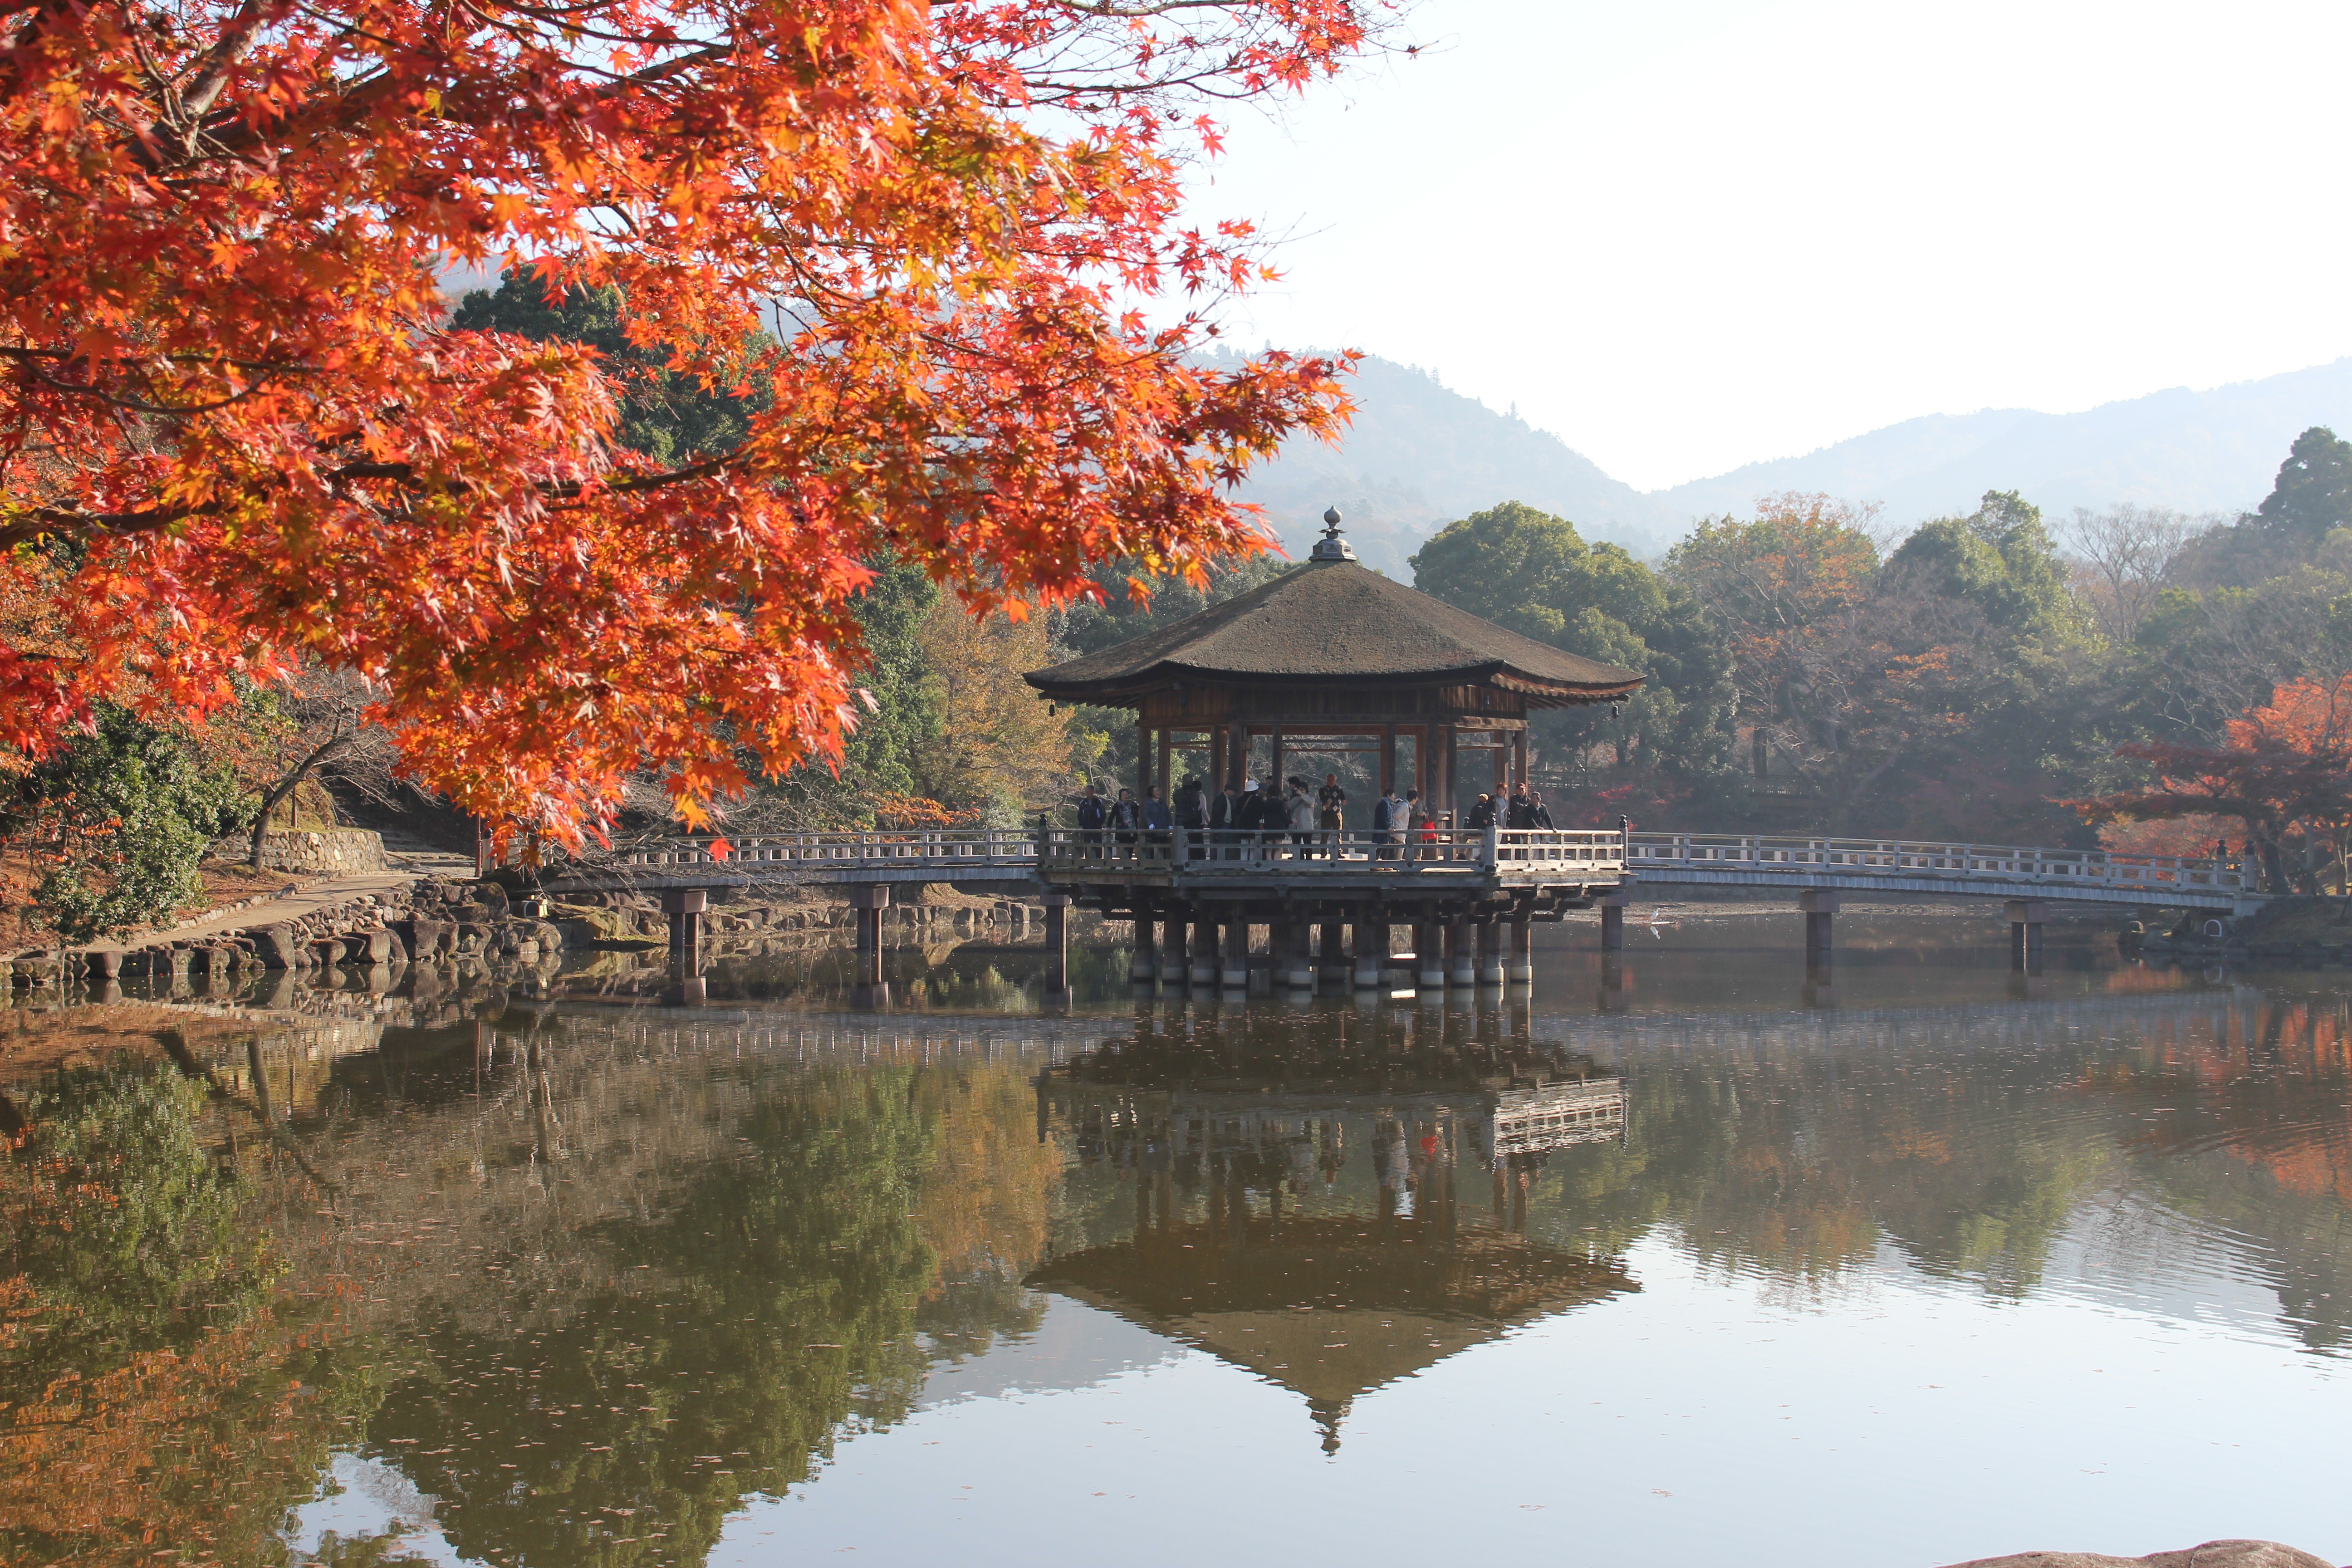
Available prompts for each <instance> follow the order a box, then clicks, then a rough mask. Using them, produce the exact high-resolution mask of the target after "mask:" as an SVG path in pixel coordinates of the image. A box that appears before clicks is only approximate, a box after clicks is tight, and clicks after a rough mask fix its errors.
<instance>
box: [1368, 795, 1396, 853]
mask: <svg viewBox="0 0 2352 1568" xmlns="http://www.w3.org/2000/svg"><path fill="white" fill-rule="evenodd" d="M1396 830H1397V820H1396V802H1395V800H1394V799H1393V798H1391V796H1389V795H1381V798H1380V799H1378V800H1376V801H1374V802H1372V843H1373V845H1374V846H1375V847H1374V848H1373V850H1372V858H1374V859H1378V860H1385V859H1387V858H1389V852H1388V849H1387V846H1388V845H1391V844H1393V843H1395V842H1396Z"/></svg>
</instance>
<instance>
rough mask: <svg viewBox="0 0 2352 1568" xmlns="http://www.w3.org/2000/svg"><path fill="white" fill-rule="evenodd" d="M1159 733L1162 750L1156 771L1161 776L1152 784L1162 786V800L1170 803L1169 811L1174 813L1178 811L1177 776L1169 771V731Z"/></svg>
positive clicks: (1163, 730) (1159, 753)
mask: <svg viewBox="0 0 2352 1568" xmlns="http://www.w3.org/2000/svg"><path fill="white" fill-rule="evenodd" d="M1159 733H1160V750H1159V752H1158V757H1159V762H1158V766H1157V770H1156V771H1157V772H1158V774H1159V776H1158V777H1157V778H1156V779H1154V780H1153V781H1152V782H1153V783H1155V784H1158V785H1159V786H1160V799H1161V800H1163V801H1166V802H1167V803H1168V809H1169V810H1170V811H1171V812H1172V811H1174V810H1175V809H1176V776H1175V775H1174V774H1173V773H1170V772H1169V771H1168V767H1169V763H1170V760H1171V759H1170V757H1169V750H1170V737H1169V731H1167V730H1165V729H1162V730H1161V731H1160V732H1159Z"/></svg>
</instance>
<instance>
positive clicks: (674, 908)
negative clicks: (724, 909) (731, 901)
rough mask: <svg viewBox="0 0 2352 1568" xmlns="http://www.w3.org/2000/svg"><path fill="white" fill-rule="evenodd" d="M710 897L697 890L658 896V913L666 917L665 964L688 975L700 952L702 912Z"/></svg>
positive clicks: (701, 890) (680, 889) (683, 889)
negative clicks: (685, 970) (676, 966)
mask: <svg viewBox="0 0 2352 1568" xmlns="http://www.w3.org/2000/svg"><path fill="white" fill-rule="evenodd" d="M709 904H710V894H709V892H708V891H706V890H705V889H701V888H673V889H670V890H669V891H668V892H666V893H664V894H663V895H662V912H663V913H664V914H666V915H667V916H669V960H670V962H671V963H683V964H685V965H686V966H687V968H688V970H689V971H691V970H692V969H693V968H694V967H695V964H696V963H697V961H698V957H699V956H700V954H701V952H702V911H703V910H706V909H708V908H709Z"/></svg>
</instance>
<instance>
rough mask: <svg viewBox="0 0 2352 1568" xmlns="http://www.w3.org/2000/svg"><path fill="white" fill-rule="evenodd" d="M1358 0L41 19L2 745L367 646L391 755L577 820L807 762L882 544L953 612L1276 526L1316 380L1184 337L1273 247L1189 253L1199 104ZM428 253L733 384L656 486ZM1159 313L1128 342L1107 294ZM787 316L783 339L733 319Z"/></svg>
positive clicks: (1194, 247) (1340, 50)
mask: <svg viewBox="0 0 2352 1568" xmlns="http://www.w3.org/2000/svg"><path fill="white" fill-rule="evenodd" d="M1382 8H1383V7H1382V5H1381V4H1380V3H1379V0H1234V3H1233V4H1221V5H1173V6H1169V5H1134V6H1129V5H1097V4H1091V3H1080V0H941V3H938V4H925V3H923V0H583V4H580V5H568V6H565V7H562V8H561V9H559V10H554V11H550V10H548V9H546V8H544V7H539V6H527V5H513V4H506V3H502V0H478V3H474V4H469V5H467V6H466V7H464V8H463V9H462V10H459V11H452V10H449V9H448V8H446V7H442V6H437V5H423V4H420V3H418V0H320V3H317V4H310V3H305V4H301V5H296V4H293V3H292V0H164V3H163V4H161V5H152V4H145V3H142V4H139V5H131V4H129V3H128V0H95V3H84V0H71V3H68V0H32V3H31V4H28V5H23V6H19V7H17V8H16V10H15V12H14V14H13V16H12V18H11V21H10V28H11V32H10V34H9V37H8V40H7V42H6V43H5V46H0V167H4V168H5V175H0V313H4V314H5V330H0V544H5V545H6V546H8V547H10V548H11V551H12V553H9V554H7V555H5V556H0V601H5V600H7V599H9V598H10V597H11V596H12V595H21V594H22V593H23V592H25V591H26V587H27V585H28V584H35V583H36V581H37V577H38V575H39V574H42V573H44V572H47V573H57V574H63V576H64V579H65V580H64V581H63V582H62V584H58V585H56V586H55V587H54V589H52V590H49V591H47V594H46V600H45V602H46V604H47V605H48V606H49V608H50V610H51V611H52V613H53V618H54V619H55V621H56V622H57V623H58V624H57V626H56V627H55V628H54V630H55V637H56V640H60V641H62V643H64V644H65V645H67V646H68V647H69V649H70V651H69V653H68V656H66V657H57V656H55V655H54V654H52V653H48V652H45V651H43V650H41V649H37V648H34V647H28V646H26V645H25V644H23V643H21V642H18V641H16V640H14V639H0V743H5V744H7V745H11V746H14V747H16V748H18V749H20V750H23V751H26V752H35V753H37V752H41V751H42V750H43V749H45V748H47V747H48V746H50V745H52V744H54V743H55V742H56V741H57V740H58V738H59V737H60V736H61V735H62V734H64V733H66V732H67V731H69V730H70V729H71V728H72V727H74V726H76V725H78V724H80V723H82V722H84V721H86V720H87V718H88V716H89V711H90V708H91V704H92V703H93V702H94V701H96V700H105V699H110V698H113V699H121V698H124V697H126V696H127V697H129V698H131V699H132V700H136V701H138V702H140V703H141V704H142V706H149V707H169V708H173V709H176V710H180V711H183V712H187V713H192V714H202V713H204V712H205V711H208V710H214V709H216V708H217V707H219V706H220V705H222V704H224V703H225V702H226V701H227V700H229V699H230V697H231V694H232V682H233V681H234V680H235V679H238V678H245V679H256V680H263V681H267V680H270V679H277V678H278V677H280V676H282V675H283V674H284V673H285V672H286V671H287V670H289V668H291V666H292V665H293V664H294V662H295V661H296V660H297V659H298V658H301V659H307V660H310V661H313V662H316V663H319V664H322V665H325V666H327V667H330V668H338V669H343V670H350V671H355V672H358V673H359V674H361V675H362V676H364V677H365V678H366V679H369V680H370V681H372V682H373V683H374V684H375V687H376V689H379V690H380V691H381V693H382V697H381V700H380V702H379V704H378V706H377V709H376V710H375V713H374V715H373V716H374V717H375V718H376V719H377V720H378V721H380V722H382V723H383V724H384V725H385V726H387V727H388V728H389V729H390V730H391V731H392V732H393V734H394V737H395V739H396V740H397V742H398V743H399V745H400V747H401V749H402V751H403V752H404V757H405V764H406V766H407V768H408V769H409V770H410V771H411V772H412V773H414V774H415V776H416V777H417V778H418V779H419V780H420V781H421V782H423V783H424V784H427V785H429V786H431V787H433V788H435V789H437V790H440V791H443V792H445V793H446V794H447V795H449V796H450V797H451V798H452V799H453V800H455V801H456V802H457V804H459V805H464V806H466V807H467V808H469V809H471V810H474V811H476V812H478V813H479V814H482V815H485V816H490V817H492V818H494V819H496V820H498V821H499V822H501V823H504V824H507V825H509V827H511V828H514V829H520V830H523V831H526V832H528V833H530V834H535V835H538V836H541V837H552V838H554V839H557V840H561V841H564V842H576V841H577V840H578V837H579V836H580V834H581V832H582V831H583V828H585V829H591V830H593V829H594V828H596V827H597V826H599V825H600V824H602V823H604V821H606V820H608V819H609V817H610V816H611V814H612V812H613V811H614V807H615V805H616V803H617V799H618V790H619V781H620V779H621V778H622V776H623V775H624V774H625V773H627V772H629V771H630V770H632V769H634V768H636V767H638V766H640V765H641V764H642V763H646V762H647V761H650V762H652V763H656V764H658V765H659V766H661V767H662V768H663V769H665V770H666V777H667V781H668V785H669V788H670V790H671V793H672V796H673V799H674V801H675V804H676V805H677V809H678V810H679V812H680V814H681V815H682V816H685V817H686V818H687V819H688V821H689V822H696V821H699V820H700V818H701V816H702V815H703V806H704V805H705V804H706V803H707V802H709V800H711V799H712V798H714V797H716V796H719V795H724V794H726V793H728V792H730V791H731V790H734V789H737V788H739V787H740V786H741V785H742V784H744V783H745V780H746V773H745V763H743V762H742V761H740V759H741V758H742V757H743V756H744V755H745V754H746V750H748V753H749V755H750V757H751V760H752V765H755V766H758V767H763V768H765V769H768V770H770V771H782V770H784V769H787V768H790V767H792V766H793V765H795V764H797V763H803V762H806V761H811V760H814V761H819V762H822V761H824V760H827V759H829V758H832V757H834V756H835V755H837V753H838V745H839V737H840V733H841V731H842V728H843V726H844V724H845V722H847V721H850V719H851V710H850V703H851V701H852V695H853V687H854V676H855V671H856V668H857V666H858V664H859V662H860V660H861V658H862V649H861V647H860V643H859V639H858V634H857V629H856V622H855V620H854V618H853V616H852V614H851V607H852V601H853V598H854V596H855V595H856V593H857V592H858V590H859V589H860V588H861V587H862V586H863V585H864V584H866V582H867V581H868V580H869V577H870V573H869V570H868V567H867V564H866V563H868V562H870V561H873V560H875V559H877V558H878V557H881V556H883V555H885V554H889V555H892V556H895V557H896V558H897V559H898V560H901V561H906V562H910V563H915V564H918V565H919V566H921V567H923V568H924V569H925V570H927V571H928V572H929V573H930V574H931V575H932V576H933V578H934V579H935V580H936V581H938V582H940V583H941V584H945V585H947V586H950V587H951V588H952V589H954V590H955V591H957V592H958V593H960V594H961V595H962V596H963V597H964V598H965V599H966V600H967V601H968V602H970V603H971V604H973V605H975V606H977V607H979V608H981V609H987V608H990V607H992V606H996V605H1018V604H1019V603H1020V602H1022V601H1032V602H1043V603H1046V604H1055V603H1061V602H1066V601H1067V600H1069V599H1071V598H1072V597H1074V596H1077V595H1086V594H1087V593H1089V592H1090V585H1089V583H1088V580H1087V576H1086V570H1087V567H1088V566H1089V565H1090V564H1092V563H1097V562H1099V561H1101V560H1103V559H1106V558H1108V557H1119V556H1126V557H1133V558H1135V559H1137V560H1138V561H1139V562H1140V563H1143V565H1144V566H1145V567H1146V568H1147V569H1149V570H1150V571H1152V572H1175V573H1181V574H1187V575H1191V576H1194V577H1198V576H1199V575H1200V574H1201V573H1202V569H1203V567H1204V566H1205V565H1206V563H1210V562H1211V561H1213V559H1215V558H1216V557H1217V556H1219V555H1220V554H1223V553H1228V552H1248V551H1251V550H1254V549H1256V548H1258V547H1259V546H1260V544H1261V542H1262V536H1261V534H1260V533H1259V531H1258V530H1257V529H1256V527H1255V523H1254V521H1253V519H1252V518H1251V517H1250V516H1249V515H1248V514H1247V512H1246V510H1245V509H1242V508H1239V507H1237V506H1236V505H1235V504H1234V502H1233V501H1232V500H1230V499H1229V489H1230V486H1231V485H1232V484H1233V483H1234V481H1236V480H1237V479H1239V478H1240V477H1241V475H1242V474H1243V473H1244V471H1245V470H1246V469H1247V468H1248V467H1249V466H1250V465H1251V464H1252V463H1254V462H1255V461H1256V460H1258V459H1260V458H1263V457H1265V456H1266V455H1267V454H1269V453H1270V452H1271V451H1272V450H1273V449H1274V448H1275V447H1276V444H1277V443H1278V442H1279V441H1280V439H1281V438H1282V437H1285V436H1286V435H1287V434H1290V433H1293V432H1297V431H1301V430H1305V431H1310V432H1314V433H1318V434H1322V435H1329V434H1331V433H1333V432H1334V431H1335V430H1336V428H1337V427H1338V425H1339V421H1340V420H1341V419H1343V418H1344V416H1345V412H1346V404H1345V399H1344V398H1343V397H1342V396H1341V395H1340V394H1339V390H1338V384H1337V381H1336V379H1335V378H1336V376H1337V375H1338V374H1339V373H1340V372H1342V371H1343V370H1344V369H1345V363H1344V361H1342V360H1339V359H1332V358H1306V359H1298V358H1293V357H1291V356H1288V355H1285V354H1280V353H1268V354H1265V355H1264V356H1261V357H1259V358H1257V359H1255V360H1253V361H1249V362H1245V363H1240V364H1238V365H1224V366H1210V365H1207V364H1205V363H1203V362H1202V359H1201V357H1200V356H1199V354H1198V353H1197V352H1196V351H1198V350H1199V349H1200V348H1201V347H1202V345H1203V343H1204V342H1205V341H1206V340H1207V339H1209V338H1210V337H1212V336H1213V335H1214V334H1213V326H1212V324H1211V322H1210V321H1209V318H1208V314H1207V312H1208V310H1210V309H1211V308H1212V307H1213V304H1214V302H1215V300H1217V299H1218V298H1219V297H1220V296H1222V295H1223V294H1227V293H1230V292H1232V291H1234V290H1238V289H1243V288H1245V287H1247V286H1249V285H1250V284H1252V283H1253V282H1255V281H1256V280H1257V279H1261V278H1263V277H1265V276H1267V275H1268V274H1267V273H1266V271H1265V262H1264V259H1263V256H1262V254H1261V252H1260V250H1259V248H1258V247H1257V242H1256V241H1255V238H1254V237H1253V236H1252V235H1251V233H1250V231H1249V229H1248V228H1247V226H1244V225H1240V224H1225V225H1222V226H1213V227H1205V228H1204V227H1196V226H1188V225H1187V223H1186V221H1185V220H1184V218H1183V216H1182V214H1181V201H1182V198H1183V189H1182V184H1181V175H1182V174H1183V173H1184V171H1185V170H1186V168H1187V167H1188V166H1189V165H1190V164H1191V163H1193V162H1195V161H1197V160H1198V159H1199V158H1201V157H1203V156H1206V155H1209V154H1211V153H1213V152H1214V151H1215V149H1216V142H1217V132H1216V127H1215V125H1214V124H1213V122H1211V121H1208V120H1207V119H1205V118H1203V117H1201V116H1200V115H1199V114H1198V113H1197V111H1196V110H1195V109H1194V108H1193V107H1192V106H1193V105H1195V104H1199V103H1204V102H1222V101H1230V100H1251V99H1256V98H1264V97H1267V96H1272V95H1282V94H1286V93H1289V92H1292V91H1294V90H1296V89H1299V88H1300V87H1302V86H1304V85H1306V84H1307V83H1308V82H1310V81H1312V80H1313V79H1317V78H1318V77H1322V76H1325V75H1327V74H1328V73H1330V72H1332V71H1334V70H1336V69H1337V68H1339V67H1340V66H1341V65H1342V64H1343V63H1344V62H1345V61H1346V60H1347V59H1348V58H1349V57H1350V56H1351V55H1353V54H1356V53H1359V52H1360V51H1362V50H1364V49H1365V48H1367V47H1370V46H1371V45H1372V43H1373V42H1374V41H1375V40H1374V34H1375V30H1376V29H1375V26H1374V24H1375V23H1376V22H1377V21H1378V19H1379V18H1378V15H1377V13H1378V12H1379V11H1380V10H1381V9H1382ZM452 263H463V264H466V265H467V266H469V267H473V268H481V267H485V266H488V265H492V264H518V263H520V264H528V265H530V266H531V267H533V268H536V269H537V272H538V274H539V276H540V277H541V279H542V280H543V281H544V282H545V284H546V285H547V286H548V287H549V288H550V289H554V290H562V289H572V288H580V287H604V286H613V287H614V288H617V289H618V290H620V297H621V298H622V299H623V300H624V301H625V304H624V306H623V309H624V312H625V323H624V324H625V331H626V333H627V335H628V337H629V339H630V341H631V342H635V343H637V344H640V345H642V346H645V347H646V348H648V349H650V350H656V351H658V352H660V353H665V354H667V369H668V370H669V371H670V372H672V373H675V374H680V375H683V376H686V377H688V378H689V380H690V381H692V382H694V383H698V384H700V385H702V386H704V387H706V388H708V389H710V390H714V391H719V392H732V391H739V390H740V391H745V392H748V393H750V394H751V395H752V402H753V405H755V406H756V407H757V409H758V412H756V413H755V414H753V415H752V416H751V428H750V434H749V437H748V438H747V439H745V440H744V441H743V442H742V444H741V445H740V447H736V448H735V449H733V450H730V451H728V452H724V453H709V452H704V453H693V454H688V455H687V456H686V457H685V458H682V459H680V460H679V461H677V463H675V464H672V465H669V466H664V465H662V464H660V463H657V462H656V461H654V460H652V459H651V458H648V457H646V456H645V455H643V454H639V453H635V452H633V451H630V450H628V449H626V448H625V447H623V446H621V445H620V443H619V441H618V439H617V436H616V432H617V430H618V424H617V409H618V402H619V392H620V390H621V387H620V385H619V377H620V374H621V373H620V372H619V371H618V370H616V369H614V367H613V366H612V365H609V364H607V363H604V362H602V361H600V360H599V359H598V358H597V356H596V355H595V354H594V353H593V352H591V351H589V350H587V349H585V348H583V347H580V346H577V345H571V344H561V343H558V344H549V343H541V342H530V341H526V340H523V339H520V338H515V337H509V336H505V335H502V334H499V333H494V332H484V331H454V330H451V329H450V327H449V325H448V321H447V316H446V308H445V304H444V300H443V297H442V293H441V289H440V279H441V277H442V276H443V275H444V274H445V272H446V269H447V268H448V267H449V266H450V265H451V264H452ZM1155 298H1159V299H1162V300H1165V301H1166V303H1165V305H1164V307H1163V309H1162V310H1161V311H1160V313H1159V314H1158V315H1157V316H1155V317H1153V318H1150V319H1147V317H1146V316H1145V315H1144V314H1143V313H1142V310H1141V308H1140V307H1141V306H1143V305H1144V304H1145V303H1147V302H1149V301H1150V300H1153V299H1155ZM762 327H766V328H768V329H769V330H770V331H772V332H773V334H774V335H773V336H766V335H762V332H761V328H762Z"/></svg>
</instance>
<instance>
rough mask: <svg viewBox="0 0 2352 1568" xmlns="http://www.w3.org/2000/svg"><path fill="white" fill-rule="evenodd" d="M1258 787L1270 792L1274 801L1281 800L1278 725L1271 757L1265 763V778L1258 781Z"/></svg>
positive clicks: (1280, 759)
mask: <svg viewBox="0 0 2352 1568" xmlns="http://www.w3.org/2000/svg"><path fill="white" fill-rule="evenodd" d="M1259 787H1260V788H1262V789H1270V790H1272V791H1273V792H1274V798H1275V799H1276V800H1280V799H1281V798H1282V726H1281V725H1279V724H1276V726H1275V727H1274V751H1273V756H1272V760H1271V761H1269V762H1268V763H1266V768H1265V778H1264V779H1263V780H1262V781H1260V784H1259Z"/></svg>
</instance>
